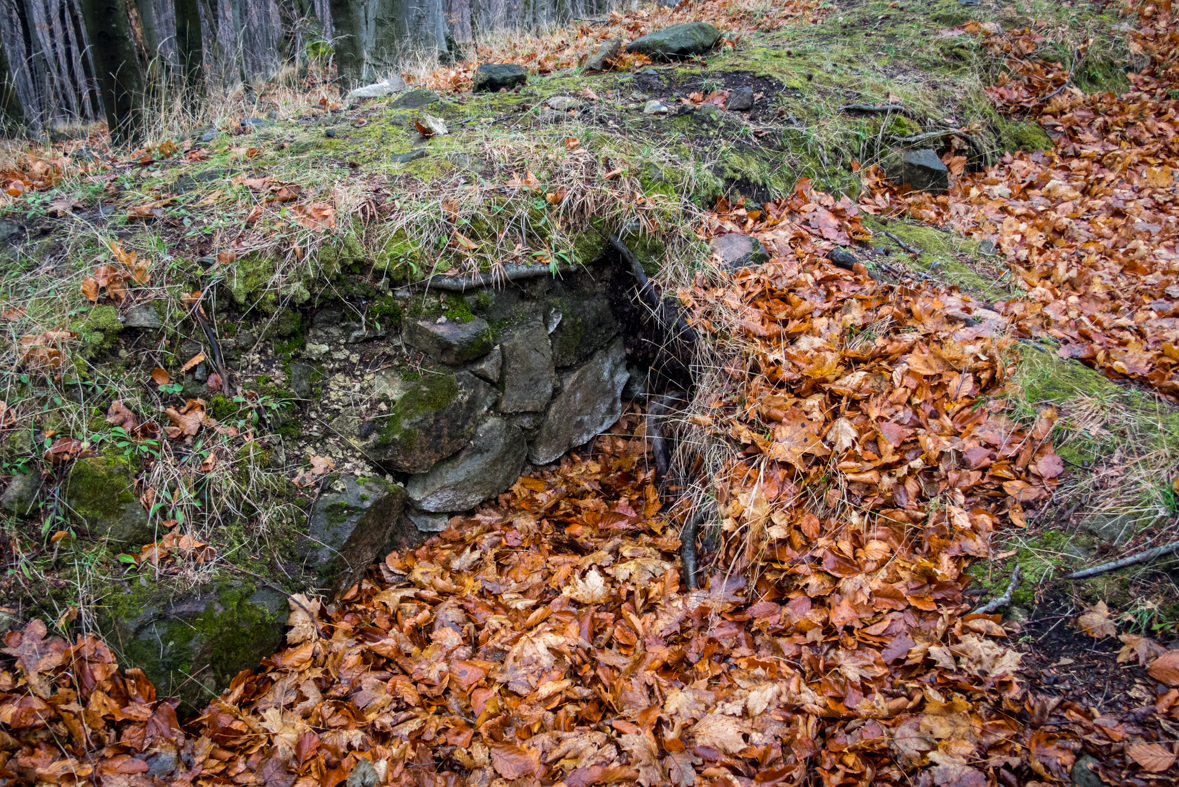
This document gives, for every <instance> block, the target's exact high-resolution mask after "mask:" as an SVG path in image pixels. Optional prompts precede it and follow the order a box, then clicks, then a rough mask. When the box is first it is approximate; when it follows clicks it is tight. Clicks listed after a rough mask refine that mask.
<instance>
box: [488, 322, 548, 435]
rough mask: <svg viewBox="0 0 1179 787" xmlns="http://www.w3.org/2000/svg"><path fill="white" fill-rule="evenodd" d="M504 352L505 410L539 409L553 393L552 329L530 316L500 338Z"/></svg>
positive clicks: (500, 406) (509, 411) (529, 410)
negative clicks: (550, 330) (550, 331)
mask: <svg viewBox="0 0 1179 787" xmlns="http://www.w3.org/2000/svg"><path fill="white" fill-rule="evenodd" d="M499 346H500V350H501V351H502V352H503V370H502V371H501V373H500V376H501V379H502V380H503V389H504V393H503V396H502V397H500V402H499V409H500V410H501V411H502V412H505V413H538V412H540V411H541V410H544V408H545V405H547V404H548V403H549V399H551V398H552V396H553V349H552V347H551V346H550V345H549V332H548V331H547V330H546V329H545V327H544V325H543V324H542V323H541V322H540V320H535V319H533V320H528V321H527V322H524V323H522V324H520V325H516V326H514V327H512V328H510V329H508V330H507V331H506V332H505V333H504V335H503V336H502V337H501V338H500V344H499Z"/></svg>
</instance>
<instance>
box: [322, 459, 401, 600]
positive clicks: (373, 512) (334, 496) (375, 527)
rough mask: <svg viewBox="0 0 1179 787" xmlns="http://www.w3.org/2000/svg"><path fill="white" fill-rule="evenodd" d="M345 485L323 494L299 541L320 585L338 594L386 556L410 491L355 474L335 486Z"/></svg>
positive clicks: (341, 479)
mask: <svg viewBox="0 0 1179 787" xmlns="http://www.w3.org/2000/svg"><path fill="white" fill-rule="evenodd" d="M341 483H342V484H343V487H344V488H343V489H342V490H340V491H335V492H329V493H327V494H321V495H320V496H319V499H318V500H317V501H316V503H315V509H314V510H313V511H312V512H311V517H310V519H309V520H308V534H307V536H306V537H301V538H300V543H299V547H300V551H301V552H302V553H303V555H304V560H305V561H306V563H307V565H308V567H309V568H311V569H312V570H313V571H314V572H315V574H316V576H317V577H318V578H319V582H320V587H322V588H324V589H325V590H326V594H327V595H328V596H330V597H333V598H334V597H336V596H338V595H339V594H340V593H342V592H343V591H345V590H347V589H348V588H350V587H352V585H354V584H356V581H357V580H358V579H359V578H360V575H361V574H363V573H364V570H365V569H366V568H368V566H370V565H371V564H372V563H373V561H375V560H379V559H381V558H383V557H384V556H385V554H386V553H385V546H386V545H387V544H388V543H389V542H390V541H393V540H395V535H396V527H397V521H398V519H399V517H400V516H401V509H402V507H403V506H404V505H405V489H403V488H402V487H400V486H397V485H396V484H390V483H387V482H385V481H381V480H378V479H375V478H368V479H358V478H355V477H353V476H350V475H345V476H341V477H340V478H339V479H337V481H336V484H337V485H339V484H341Z"/></svg>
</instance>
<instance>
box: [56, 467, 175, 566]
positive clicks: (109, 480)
mask: <svg viewBox="0 0 1179 787" xmlns="http://www.w3.org/2000/svg"><path fill="white" fill-rule="evenodd" d="M134 473H135V467H134V464H133V463H132V461H131V459H130V457H126V456H119V455H117V454H113V453H112V454H102V455H99V456H91V457H87V458H85V459H79V460H77V461H76V462H74V466H73V467H71V468H70V473H69V475H68V476H67V477H66V480H65V484H64V495H63V497H64V499H65V502H66V505H67V506H69V509H70V513H71V514H72V516H73V517H74V518H75V519H76V520H77V521H78V522H80V523H81V524H82V525H83V526H84V527H85V528H86V529H87V530H88V531H90V534H91V535H92V536H95V537H98V538H103V537H105V538H108V539H110V540H111V541H112V542H115V543H117V544H127V545H139V544H147V543H151V542H152V541H154V540H155V537H154V536H155V530H154V529H153V528H152V527H151V525H150V524H149V523H148V516H147V511H145V510H144V509H143V506H142V505H141V504H140V502H139V499H138V498H137V497H136V496H135V492H134V480H133V479H134Z"/></svg>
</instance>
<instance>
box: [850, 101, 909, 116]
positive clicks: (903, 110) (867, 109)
mask: <svg viewBox="0 0 1179 787" xmlns="http://www.w3.org/2000/svg"><path fill="white" fill-rule="evenodd" d="M839 111H840V112H864V113H867V114H870V115H871V114H881V115H883V114H887V113H890V112H895V113H897V114H898V115H906V116H911V115H912V114H913V110H911V109H909V108H908V107H906V106H905V105H904V104H884V105H883V106H881V105H877V104H844V105H843V106H841V107H840V108H839Z"/></svg>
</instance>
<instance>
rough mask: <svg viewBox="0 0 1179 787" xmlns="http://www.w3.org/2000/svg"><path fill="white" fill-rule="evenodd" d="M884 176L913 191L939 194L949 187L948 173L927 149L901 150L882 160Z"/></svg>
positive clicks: (943, 165)
mask: <svg viewBox="0 0 1179 787" xmlns="http://www.w3.org/2000/svg"><path fill="white" fill-rule="evenodd" d="M884 174H885V175H886V176H888V178H889V180H891V181H893V182H894V183H896V184H897V185H900V186H908V187H909V188H911V189H913V191H928V192H930V193H932V194H941V193H942V192H944V191H945V190H946V189H948V188H949V187H950V171H949V170H948V169H946V165H945V164H943V163H942V160H941V159H940V158H938V155H937V154H936V153H934V152H933V151H932V150H930V149H929V148H921V149H920V150H902V151H900V152H897V153H891V154H889V155H888V156H886V157H885V159H884Z"/></svg>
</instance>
